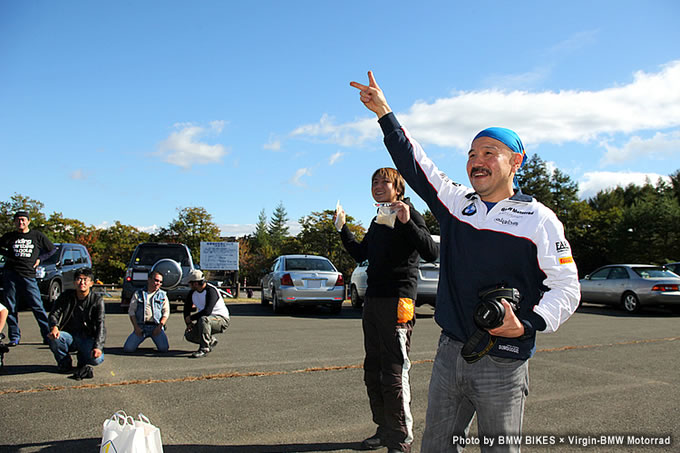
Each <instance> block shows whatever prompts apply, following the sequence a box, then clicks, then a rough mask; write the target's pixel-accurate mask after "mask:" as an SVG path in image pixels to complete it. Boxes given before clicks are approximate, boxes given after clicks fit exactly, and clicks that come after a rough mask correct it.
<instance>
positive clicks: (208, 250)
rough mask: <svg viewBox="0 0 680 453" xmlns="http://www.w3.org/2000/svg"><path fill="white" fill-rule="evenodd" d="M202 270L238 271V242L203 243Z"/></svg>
mask: <svg viewBox="0 0 680 453" xmlns="http://www.w3.org/2000/svg"><path fill="white" fill-rule="evenodd" d="M201 269H203V270H205V271H237V270H238V242H201Z"/></svg>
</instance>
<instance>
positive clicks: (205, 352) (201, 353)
mask: <svg viewBox="0 0 680 453" xmlns="http://www.w3.org/2000/svg"><path fill="white" fill-rule="evenodd" d="M208 353H210V349H204V348H201V349H199V350H198V351H196V352H194V353H192V354H191V357H192V358H194V359H200V358H203V357H205V356H207V355H208Z"/></svg>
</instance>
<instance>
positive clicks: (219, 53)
mask: <svg viewBox="0 0 680 453" xmlns="http://www.w3.org/2000/svg"><path fill="white" fill-rule="evenodd" d="M679 19H680V3H678V2H677V1H674V0H668V1H654V0H652V1H648V2H639V1H621V0H616V1H597V2H592V1H572V2H559V4H557V2H543V1H526V2H506V1H480V2H459V1H436V2H434V1H426V0H425V1H422V2H412V1H411V2H406V1H404V2H401V1H390V2H372V1H366V0H364V1H360V2H356V1H346V2H323V1H322V2H319V1H294V0H291V1H260V2H228V1H194V2H189V1H185V2H179V1H153V0H149V1H143V2H132V1H127V2H125V1H117V2H92V1H87V2H86V1H82V2H81V1H59V2H54V1H19V0H5V1H2V2H0V124H1V126H0V153H1V154H2V168H3V172H2V173H3V176H2V184H0V199H1V200H8V199H9V198H10V197H11V196H12V194H13V193H20V194H23V195H27V196H30V197H31V198H34V199H37V200H40V201H42V202H43V203H44V204H45V209H44V212H45V214H46V215H49V214H51V213H52V212H55V211H56V212H61V213H62V214H63V215H64V216H65V217H69V218H77V219H80V220H82V221H83V222H85V223H86V224H88V225H95V226H100V227H106V226H108V225H111V224H113V223H114V222H115V221H116V220H118V221H120V222H122V223H124V224H129V225H134V226H137V227H139V228H142V229H147V230H149V229H152V228H154V227H158V226H166V225H167V224H168V223H169V222H170V221H171V220H172V219H173V218H175V217H176V215H177V210H178V209H179V208H183V207H192V206H202V207H204V208H206V209H207V210H208V212H209V213H211V214H212V216H213V220H214V221H215V222H216V223H217V224H218V225H220V226H221V228H222V230H223V233H224V234H227V235H237V236H240V235H243V234H246V233H249V232H251V231H252V229H253V226H254V224H255V223H256V221H257V217H258V214H259V213H260V211H261V210H262V209H264V210H265V213H266V214H267V215H268V216H271V214H272V212H273V211H274V209H275V207H276V206H277V205H278V204H279V203H283V205H284V207H285V208H286V210H287V212H288V216H289V218H290V220H291V222H292V223H293V224H292V225H291V232H293V233H295V232H296V231H297V227H296V225H294V223H296V221H297V220H298V219H299V218H300V217H302V216H305V215H309V214H310V213H311V212H313V211H321V210H324V209H334V208H335V205H336V202H337V201H338V200H340V202H341V204H342V205H343V207H344V208H345V210H346V212H347V213H348V214H349V215H352V216H353V217H355V218H356V219H357V220H359V221H361V222H362V223H363V224H364V225H365V226H367V225H368V224H369V223H370V220H371V218H372V216H373V214H374V209H375V208H374V207H373V204H372V202H373V200H372V198H371V196H370V190H369V189H370V176H371V174H372V172H373V171H374V170H375V169H376V168H378V167H382V166H392V164H391V161H390V159H389V156H388V155H387V152H386V151H385V150H384V147H383V145H382V140H381V134H380V131H379V127H378V125H377V123H376V120H375V117H374V116H373V114H372V113H370V112H369V111H367V110H366V109H365V108H364V107H363V105H362V104H361V103H360V101H359V98H358V93H357V92H356V90H355V89H354V88H352V87H350V86H349V82H350V81H352V80H356V81H359V82H362V83H364V82H366V80H367V77H366V73H367V71H368V70H372V71H373V72H374V74H375V76H376V78H377V81H378V83H379V84H380V85H381V87H382V88H383V90H384V91H385V94H386V97H387V99H388V101H389V103H390V105H391V107H392V109H393V110H394V111H395V112H397V114H398V117H399V118H400V120H401V122H402V124H404V125H405V126H406V127H407V128H408V129H409V130H410V132H411V134H412V135H413V136H414V137H415V138H416V139H418V140H419V141H420V142H421V143H422V144H423V146H424V147H425V150H426V151H427V152H428V154H429V155H430V156H431V157H432V158H433V160H434V161H435V162H436V163H437V164H438V166H439V168H440V169H441V170H443V171H445V172H446V173H447V174H448V175H449V176H450V177H451V178H452V179H454V180H456V181H459V182H463V183H466V184H467V183H468V180H467V176H466V174H465V171H464V168H465V159H466V152H467V150H468V147H469V144H470V140H471V139H472V137H473V136H474V135H475V133H476V132H478V131H479V130H481V129H483V128H485V127H487V126H491V125H496V126H505V127H510V128H512V129H515V130H516V131H517V132H518V133H519V135H520V136H521V137H522V139H523V141H524V144H525V147H526V148H527V152H528V153H529V154H538V155H539V156H540V157H541V158H542V159H543V160H544V161H546V162H548V163H549V165H550V166H555V167H557V168H559V169H560V170H562V171H563V172H564V173H566V174H568V175H569V176H570V177H571V178H572V179H573V180H574V181H576V182H578V183H579V186H580V188H581V195H582V196H583V197H587V196H592V195H593V194H594V193H596V192H597V190H599V189H602V188H605V187H612V186H615V185H616V184H627V183H629V182H636V183H638V184H642V183H643V182H644V180H645V177H648V178H650V179H651V180H652V181H653V182H655V181H656V180H657V178H658V177H660V176H662V177H664V176H667V175H669V174H670V173H672V172H674V171H675V170H678V169H680V157H679V156H680V154H679V153H678V151H680V45H679V43H680V32H679V31H678V30H679V29H680V27H678V26H677V23H678V20H679ZM409 192H410V191H409V190H408V189H407V194H408V193H409ZM411 194H412V192H411ZM414 198H416V197H414ZM414 202H415V205H416V207H417V208H418V209H419V210H420V211H422V210H424V209H425V205H424V204H423V203H422V202H421V201H420V200H418V199H415V200H414Z"/></svg>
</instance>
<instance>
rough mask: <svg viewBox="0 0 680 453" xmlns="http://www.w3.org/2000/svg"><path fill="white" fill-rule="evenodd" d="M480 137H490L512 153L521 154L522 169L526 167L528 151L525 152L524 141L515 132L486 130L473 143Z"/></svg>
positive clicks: (492, 128) (497, 128)
mask: <svg viewBox="0 0 680 453" xmlns="http://www.w3.org/2000/svg"><path fill="white" fill-rule="evenodd" d="M479 137H489V138H493V139H496V140H498V141H499V142H501V143H503V144H504V145H505V146H507V147H508V148H510V150H511V151H512V152H514V153H518V154H521V155H522V165H520V168H521V167H522V166H523V165H524V161H526V157H527V153H526V151H524V145H523V144H522V140H520V139H519V135H517V134H516V133H515V132H514V131H511V130H510V129H506V128H504V127H489V128H487V129H484V130H483V131H482V132H480V133H479V134H477V135H476V136H475V138H474V139H473V141H474V140H476V139H478V138H479Z"/></svg>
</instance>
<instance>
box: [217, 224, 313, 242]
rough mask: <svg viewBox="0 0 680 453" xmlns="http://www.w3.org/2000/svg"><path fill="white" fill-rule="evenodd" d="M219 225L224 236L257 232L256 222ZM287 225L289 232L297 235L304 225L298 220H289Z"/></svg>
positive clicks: (239, 235) (240, 235) (238, 235)
mask: <svg viewBox="0 0 680 453" xmlns="http://www.w3.org/2000/svg"><path fill="white" fill-rule="evenodd" d="M218 226H219V228H220V231H221V233H222V236H235V237H237V238H238V237H242V236H245V235H248V234H253V233H254V232H255V224H254V223H242V224H239V223H223V224H221V225H218ZM286 226H287V227H288V234H290V235H291V236H297V235H298V234H299V233H300V231H302V227H301V226H300V224H299V223H298V222H297V221H289V222H287V223H286Z"/></svg>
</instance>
